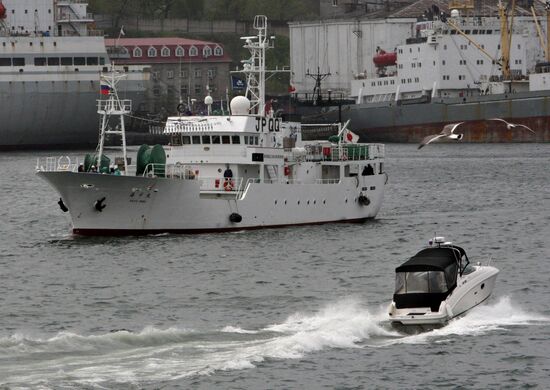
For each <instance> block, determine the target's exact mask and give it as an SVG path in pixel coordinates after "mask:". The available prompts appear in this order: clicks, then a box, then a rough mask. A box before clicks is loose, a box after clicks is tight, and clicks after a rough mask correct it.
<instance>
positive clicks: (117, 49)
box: [105, 37, 231, 113]
mask: <svg viewBox="0 0 550 390" xmlns="http://www.w3.org/2000/svg"><path fill="white" fill-rule="evenodd" d="M105 45H106V46H107V51H108V53H109V55H110V57H111V59H112V60H113V61H114V62H115V63H116V64H120V65H150V66H151V90H150V91H149V93H148V95H149V96H148V97H149V98H148V104H147V105H148V107H147V109H148V110H150V111H153V112H159V111H161V110H166V111H167V112H168V113H174V112H175V109H176V107H177V105H178V104H179V102H180V100H181V101H183V102H188V101H191V99H196V101H197V102H199V103H200V102H202V101H203V100H204V97H205V96H206V95H208V93H209V92H210V95H211V96H212V97H213V98H214V100H215V101H216V100H220V99H225V90H226V88H228V87H229V86H230V84H229V83H230V78H229V67H230V64H231V58H230V57H229V56H228V55H227V53H226V52H225V50H224V48H223V46H222V45H221V44H219V43H215V42H208V41H199V40H196V39H187V38H163V37H160V38H120V39H106V40H105ZM207 88H208V90H207Z"/></svg>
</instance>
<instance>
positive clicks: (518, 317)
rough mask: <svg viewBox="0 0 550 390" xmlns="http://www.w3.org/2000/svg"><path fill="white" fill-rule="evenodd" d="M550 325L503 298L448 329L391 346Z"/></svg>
mask: <svg viewBox="0 0 550 390" xmlns="http://www.w3.org/2000/svg"><path fill="white" fill-rule="evenodd" d="M548 322H550V318H549V317H545V316H542V315H539V314H534V313H529V312H526V311H524V310H521V309H520V308H518V307H517V306H516V305H514V304H513V303H512V301H511V299H510V297H502V298H500V299H498V300H497V301H495V302H494V303H491V304H486V305H480V306H478V307H476V308H474V309H472V310H471V311H470V312H468V313H467V314H466V315H464V316H462V317H459V318H456V319H453V320H451V321H450V322H449V323H448V324H447V325H446V326H444V327H442V328H439V329H433V330H431V331H427V332H421V333H418V334H413V335H407V336H404V337H401V338H398V339H396V340H392V341H389V342H387V344H396V343H408V344H423V343H430V342H434V341H435V342H441V341H442V340H443V339H445V338H447V337H448V336H465V335H469V336H478V335H482V334H485V333H488V332H492V331H499V330H506V329H507V328H510V327H513V326H521V325H537V324H545V323H548Z"/></svg>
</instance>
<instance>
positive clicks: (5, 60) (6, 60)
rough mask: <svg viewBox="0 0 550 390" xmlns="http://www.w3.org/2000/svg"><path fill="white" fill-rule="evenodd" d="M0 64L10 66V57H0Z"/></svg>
mask: <svg viewBox="0 0 550 390" xmlns="http://www.w3.org/2000/svg"><path fill="white" fill-rule="evenodd" d="M0 66H11V58H0Z"/></svg>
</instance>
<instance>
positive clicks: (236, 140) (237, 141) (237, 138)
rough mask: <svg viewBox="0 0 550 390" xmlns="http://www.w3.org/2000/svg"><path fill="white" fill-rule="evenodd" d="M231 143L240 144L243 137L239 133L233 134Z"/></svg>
mask: <svg viewBox="0 0 550 390" xmlns="http://www.w3.org/2000/svg"><path fill="white" fill-rule="evenodd" d="M231 143H232V144H233V145H238V144H240V143H241V137H240V136H238V135H233V136H231Z"/></svg>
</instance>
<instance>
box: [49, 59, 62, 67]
mask: <svg viewBox="0 0 550 390" xmlns="http://www.w3.org/2000/svg"><path fill="white" fill-rule="evenodd" d="M58 65H59V57H49V58H48V66H58Z"/></svg>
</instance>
